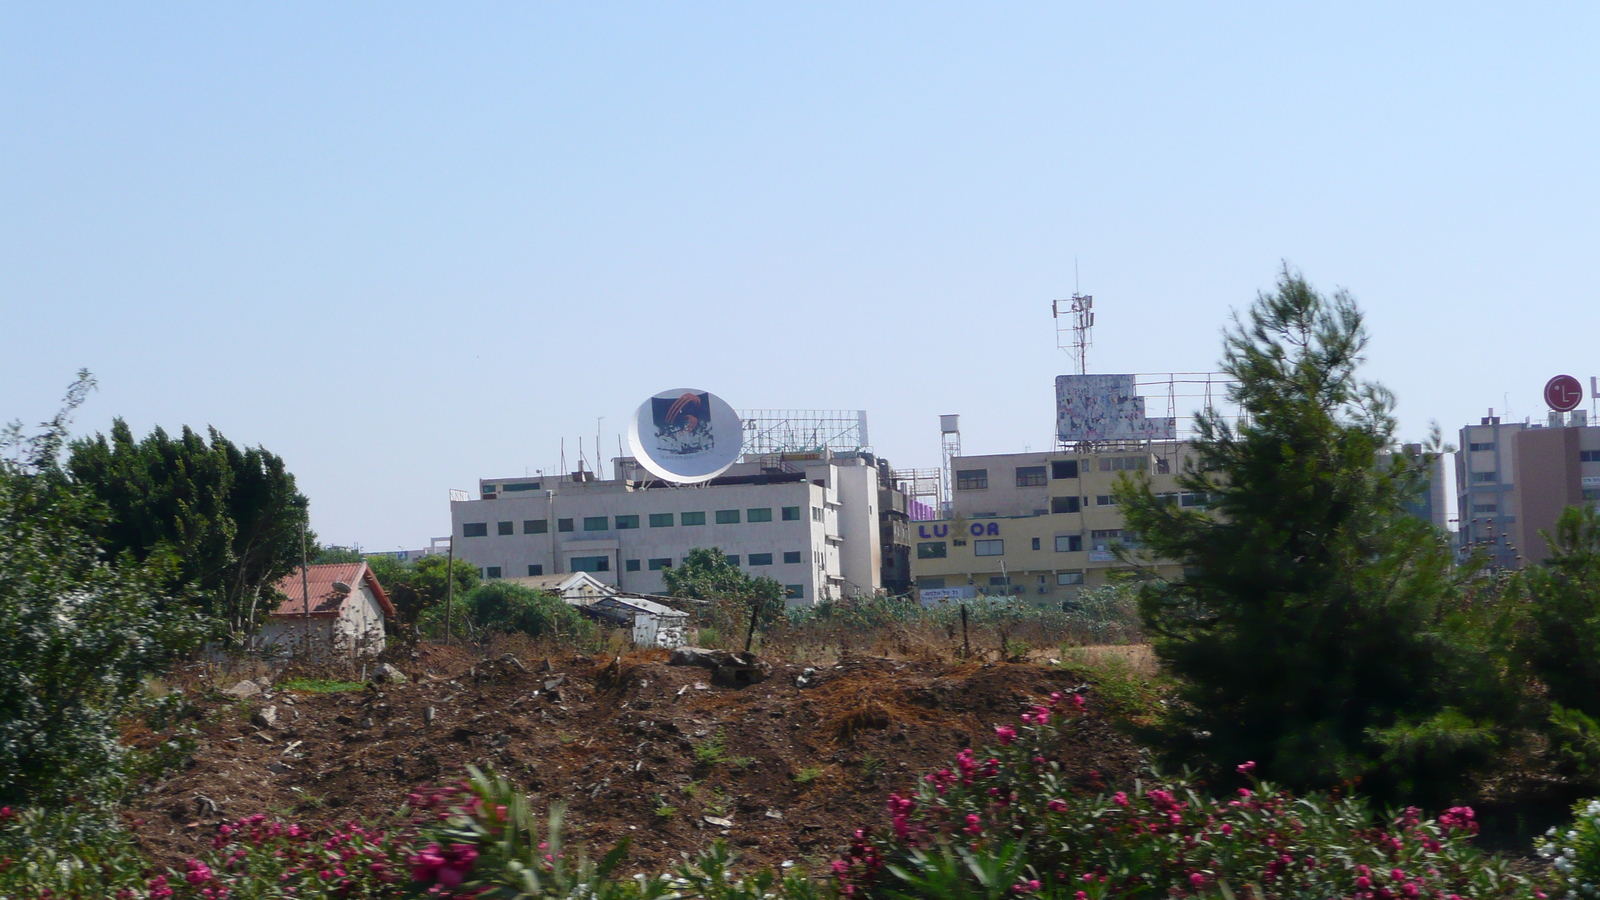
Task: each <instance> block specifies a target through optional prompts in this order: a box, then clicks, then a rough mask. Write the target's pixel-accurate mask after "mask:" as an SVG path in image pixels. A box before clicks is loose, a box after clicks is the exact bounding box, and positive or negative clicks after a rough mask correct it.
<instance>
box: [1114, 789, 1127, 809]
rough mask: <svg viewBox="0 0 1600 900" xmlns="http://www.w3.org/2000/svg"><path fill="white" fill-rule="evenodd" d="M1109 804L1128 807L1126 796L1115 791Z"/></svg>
mask: <svg viewBox="0 0 1600 900" xmlns="http://www.w3.org/2000/svg"><path fill="white" fill-rule="evenodd" d="M1111 802H1112V803H1115V804H1116V805H1118V806H1127V805H1128V795H1127V794H1125V793H1123V792H1122V791H1117V792H1116V793H1115V794H1112V795H1111Z"/></svg>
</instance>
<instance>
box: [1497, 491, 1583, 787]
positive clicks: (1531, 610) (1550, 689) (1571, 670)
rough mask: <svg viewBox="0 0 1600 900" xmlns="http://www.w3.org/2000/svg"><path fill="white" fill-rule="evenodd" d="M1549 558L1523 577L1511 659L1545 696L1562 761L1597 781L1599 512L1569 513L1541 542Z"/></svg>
mask: <svg viewBox="0 0 1600 900" xmlns="http://www.w3.org/2000/svg"><path fill="white" fill-rule="evenodd" d="M1544 538H1545V541H1546V542H1547V543H1548V544H1549V545H1550V558H1549V559H1546V560H1545V561H1544V562H1543V564H1542V565H1538V566H1532V567H1529V568H1528V569H1526V570H1524V571H1523V572H1522V573H1520V575H1519V576H1518V578H1517V581H1518V582H1519V583H1518V584H1517V585H1516V587H1515V588H1514V589H1513V591H1514V593H1517V594H1520V595H1521V596H1523V597H1525V598H1526V602H1525V603H1524V604H1523V605H1522V606H1521V609H1520V610H1519V611H1520V613H1521V615H1520V619H1521V621H1519V622H1518V623H1517V627H1516V629H1515V634H1516V636H1515V638H1514V642H1515V644H1514V646H1515V650H1514V653H1515V656H1516V657H1517V660H1518V662H1520V663H1521V664H1523V665H1524V666H1526V669H1527V671H1528V672H1529V673H1530V674H1532V675H1533V676H1534V677H1535V678H1537V679H1538V680H1539V682H1540V683H1542V684H1543V685H1544V688H1545V701H1546V702H1547V704H1548V705H1549V708H1550V712H1549V718H1548V722H1547V728H1546V730H1547V731H1548V732H1549V735H1550V737H1551V739H1552V744H1553V745H1554V746H1555V748H1556V751H1557V753H1558V755H1559V756H1561V757H1563V758H1564V760H1565V761H1566V762H1567V763H1569V764H1572V765H1574V766H1575V767H1576V768H1577V769H1579V770H1580V771H1581V772H1583V774H1585V775H1587V776H1588V777H1589V778H1591V779H1592V778H1596V777H1600V645H1597V644H1596V640H1595V638H1596V635H1600V512H1596V511H1595V508H1594V507H1593V506H1583V507H1568V508H1567V509H1565V510H1563V511H1562V513H1561V516H1560V517H1559V518H1558V519H1557V520H1556V527H1555V533H1554V534H1553V535H1552V534H1550V533H1545V534H1544Z"/></svg>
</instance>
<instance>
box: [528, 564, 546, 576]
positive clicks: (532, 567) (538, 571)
mask: <svg viewBox="0 0 1600 900" xmlns="http://www.w3.org/2000/svg"><path fill="white" fill-rule="evenodd" d="M528 574H529V575H543V574H544V566H543V565H541V564H539V563H529V564H528Z"/></svg>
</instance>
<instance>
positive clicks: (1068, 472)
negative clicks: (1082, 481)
mask: <svg viewBox="0 0 1600 900" xmlns="http://www.w3.org/2000/svg"><path fill="white" fill-rule="evenodd" d="M1050 477H1051V478H1077V477H1078V461H1077V460H1075V459H1058V460H1056V461H1055V462H1053V463H1051V464H1050Z"/></svg>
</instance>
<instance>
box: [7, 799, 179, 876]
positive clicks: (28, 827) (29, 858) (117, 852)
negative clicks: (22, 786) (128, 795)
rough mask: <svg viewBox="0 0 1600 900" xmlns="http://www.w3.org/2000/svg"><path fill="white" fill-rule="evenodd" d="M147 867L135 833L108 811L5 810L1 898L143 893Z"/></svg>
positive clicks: (78, 808) (70, 807)
mask: <svg viewBox="0 0 1600 900" xmlns="http://www.w3.org/2000/svg"><path fill="white" fill-rule="evenodd" d="M148 865H149V863H148V862H147V861H146V859H145V858H144V855H143V854H142V853H140V852H139V847H138V845H137V844H136V843H134V840H133V836H132V835H130V834H128V833H127V832H126V831H123V830H122V829H121V828H119V827H118V826H117V823H116V822H115V821H114V820H113V819H111V818H109V817H108V816H107V815H106V814H105V813H104V812H103V811H92V812H91V811H88V810H85V809H83V808H82V807H81V806H74V805H68V806H62V807H54V808H45V807H33V808H29V809H24V810H21V811H13V810H11V809H9V808H0V897H8V898H15V900H34V898H38V900H43V898H46V897H59V898H79V897H81V898H85V900H88V898H91V897H92V898H108V897H117V896H122V895H119V893H118V892H119V891H129V892H136V893H130V894H129V895H127V896H144V894H143V890H142V889H143V888H144V886H145V879H144V875H143V873H144V870H145V868H146V867H147V866H148Z"/></svg>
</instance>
